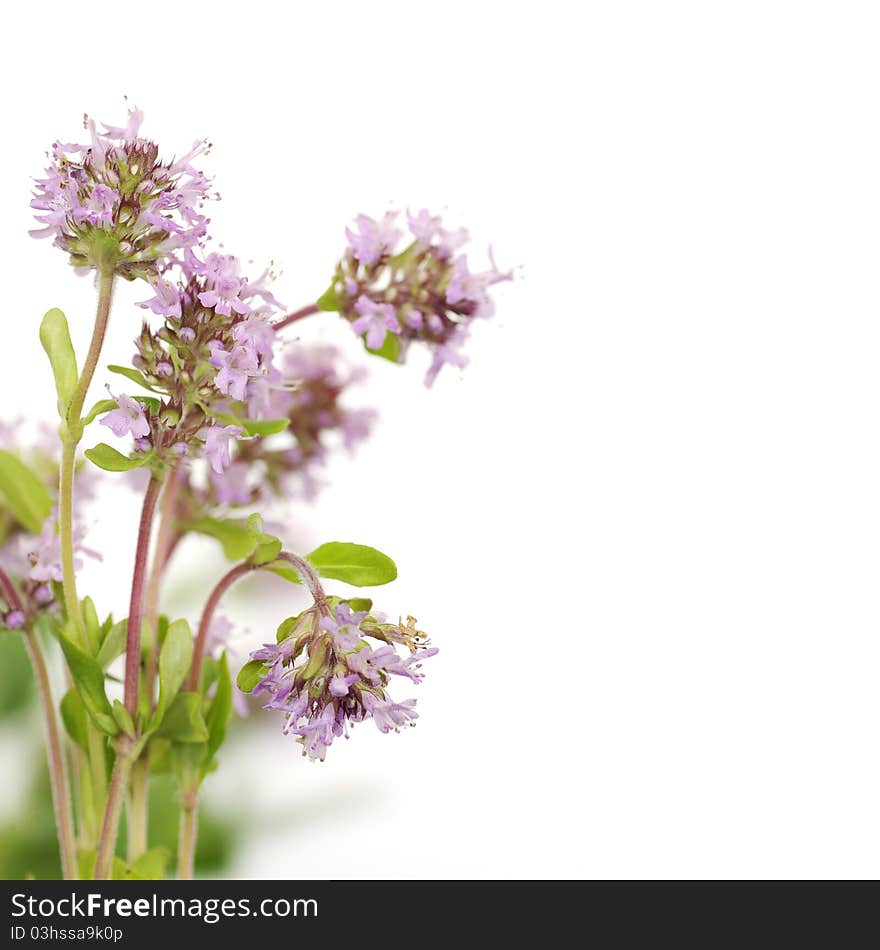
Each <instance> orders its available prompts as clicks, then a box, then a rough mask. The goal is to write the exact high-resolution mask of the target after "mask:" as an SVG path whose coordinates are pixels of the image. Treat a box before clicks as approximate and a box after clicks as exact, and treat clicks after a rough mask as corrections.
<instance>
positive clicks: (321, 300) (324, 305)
mask: <svg viewBox="0 0 880 950" xmlns="http://www.w3.org/2000/svg"><path fill="white" fill-rule="evenodd" d="M315 305H316V306H317V308H318V309H319V310H328V311H335V312H336V313H338V312H339V311H340V310H341V309H342V301H341V300H340V299H339V294H338V293H336V283H335V281H334V283H332V284H331V285H330V286H329V287H328V288H327V289H326V290H325V291H324V293H322V294H321V296H320V297H318V299H317V300H316V301H315Z"/></svg>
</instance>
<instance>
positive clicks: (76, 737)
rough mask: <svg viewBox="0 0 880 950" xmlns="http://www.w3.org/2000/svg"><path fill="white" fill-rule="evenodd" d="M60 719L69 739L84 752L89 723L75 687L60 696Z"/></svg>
mask: <svg viewBox="0 0 880 950" xmlns="http://www.w3.org/2000/svg"><path fill="white" fill-rule="evenodd" d="M60 708H61V721H62V722H63V723H64V728H65V729H66V730H67V734H68V735H69V736H70V738H71V739H73V741H74V742H75V743H76V744H77V745H78V746H79V747H80V748H81V749H83V750H84V751H85V752H88V751H89V723H88V718H87V716H88V714H87V713H86V707H85V706H84V705H83V701H82V700H81V699H80V696H79V693H78V692H77V691H76V690H75V689H70V690H68V691H67V692H66V693H65V694H64V695H63V696H62V697H61V704H60Z"/></svg>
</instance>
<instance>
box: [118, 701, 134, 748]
mask: <svg viewBox="0 0 880 950" xmlns="http://www.w3.org/2000/svg"><path fill="white" fill-rule="evenodd" d="M113 718H114V719H115V720H116V725H117V726H119V729H120V730H121V731H122V732H124V733H125V734H126V735H128V736H131V737H132V739H133V738H134V721H133V720H132V718H131V713H130V712H129V711H128V710H127V709H126V708H125V706H123V704H122V703H121V702H119V700H118V699H114V700H113Z"/></svg>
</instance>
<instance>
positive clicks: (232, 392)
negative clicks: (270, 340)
mask: <svg viewBox="0 0 880 950" xmlns="http://www.w3.org/2000/svg"><path fill="white" fill-rule="evenodd" d="M209 348H210V350H211V360H210V362H211V365H212V366H216V367H217V369H218V373H217V375H216V376H215V377H214V385H215V386H216V387H217V388H218V389H219V390H220V392H221V393H223V394H224V395H227V396H232V398H233V399H238V400H244V398H245V393H246V390H247V384H248V380H250V378H251V377H252V376H255V375H256V374H257V372H258V363H257V354H256V353H255V352H254V351H253V350H252V349H248V348H247V347H244V346H233V347H232V349H231V350H227V349H226V348H225V347H224V346H223V344H222V343H219V342H218V341H217V340H214V341H212V342H211V343H210V344H209Z"/></svg>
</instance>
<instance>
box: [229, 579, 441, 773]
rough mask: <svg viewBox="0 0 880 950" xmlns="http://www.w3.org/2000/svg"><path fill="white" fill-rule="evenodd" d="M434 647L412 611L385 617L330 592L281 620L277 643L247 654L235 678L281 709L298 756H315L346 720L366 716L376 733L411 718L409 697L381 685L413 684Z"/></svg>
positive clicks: (396, 728) (319, 756) (321, 754)
mask: <svg viewBox="0 0 880 950" xmlns="http://www.w3.org/2000/svg"><path fill="white" fill-rule="evenodd" d="M355 606H360V604H355ZM398 647H403V648H404V649H405V650H406V651H408V654H407V653H404V654H401V653H399V652H398V649H397V648H398ZM436 653H437V650H436V648H434V647H429V646H428V640H427V638H426V637H425V635H424V634H423V633H422V632H421V631H419V630H417V629H416V626H415V620H414V619H413V618H412V617H410V618H408V620H407V622H406V624H404V623H402V622H401V623H398V624H390V623H386V622H384V620H383V618H382V617H381V616H380V615H371V614H370V613H369V611H368V610H355V609H353V607H352V604H351V603H349V602H346V601H342V600H339V598H335V597H330V598H327V601H326V602H325V603H323V604H315V605H314V606H312V607H311V608H309V609H308V610H306V611H304V612H303V613H301V614H299V615H298V616H296V617H291V618H290V619H289V620H286V621H284V623H282V624H281V626H280V627H279V628H278V636H277V642H276V643H267V644H264V645H263V647H261V648H260V649H259V650H255V651H254V652H253V653H252V654H251V662H250V663H249V664H248V665H247V666H246V667H245V668H244V669H243V670H242V674H241V676H240V678H239V682H240V683H241V684H242V685H243V686H244V687H249V688H252V689H253V694H254V695H255V696H264V697H265V700H266V701H265V708H266V709H274V710H278V711H279V712H281V713H283V714H284V727H283V729H284V732H285V734H288V735H294V736H296V737H297V738H298V740H299V742H300V743H301V744H302V747H303V755H307V756H308V757H309V758H311V759H313V760H320V761H323V760H324V756H325V755H326V753H327V749H328V748H329V746H330V745H331V743H332V742H333V740H334V739H336V738H338V737H339V736H343V735H344V736H346V737H347V736H348V726H349V724H354V723H357V722H363V721H364V720H366V719H372V720H373V722H374V723H375V725H376V727H377V728H378V729H379V731H380V732H391V731H394V732H397V731H399V730H400V728H401V727H402V726H405V725H412V724H414V720H415V719H417V718H418V713H417V712H416V711H415V706H416V700H414V699H406V700H404V701H403V702H396V701H395V700H393V699H392V698H391V697H390V696H389V695H388V686H389V684H390V682H391V679H392V677H394V676H399V677H403V678H404V679H408V680H409V681H410V682H411V683H414V684H415V683H420V682H421V681H422V678H423V675H424V674H423V673H422V672H421V664H422V662H423V661H424V660H426V659H428V658H429V657H432V656H434V654H436Z"/></svg>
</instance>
